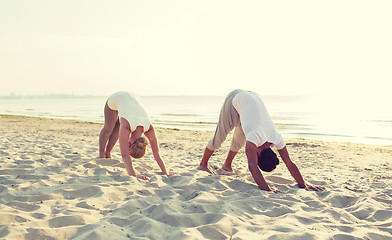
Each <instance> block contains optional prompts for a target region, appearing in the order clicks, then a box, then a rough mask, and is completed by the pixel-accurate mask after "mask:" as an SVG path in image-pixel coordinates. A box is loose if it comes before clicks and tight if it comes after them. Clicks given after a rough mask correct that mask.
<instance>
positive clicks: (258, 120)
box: [233, 91, 286, 149]
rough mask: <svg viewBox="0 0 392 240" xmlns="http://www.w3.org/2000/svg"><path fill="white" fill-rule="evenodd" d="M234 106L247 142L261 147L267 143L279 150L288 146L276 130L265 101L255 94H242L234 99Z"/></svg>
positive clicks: (238, 94) (245, 92)
mask: <svg viewBox="0 0 392 240" xmlns="http://www.w3.org/2000/svg"><path fill="white" fill-rule="evenodd" d="M233 106H234V108H235V109H236V110H237V112H238V114H239V115H240V121H241V126H242V129H243V130H244V133H245V137H246V140H247V141H249V142H252V143H254V144H255V145H256V146H257V147H260V146H261V145H263V144H264V143H265V142H269V143H272V145H273V146H275V147H276V148H277V149H282V148H284V147H285V146H286V143H285V141H284V140H283V138H282V136H281V135H280V134H279V133H278V131H277V130H276V127H275V124H274V123H273V122H272V119H271V117H270V115H269V114H268V111H267V108H266V107H265V105H264V103H263V101H262V100H261V98H260V97H259V95H257V93H254V92H247V91H244V92H240V93H237V95H236V96H235V97H234V98H233Z"/></svg>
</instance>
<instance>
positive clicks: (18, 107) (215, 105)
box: [0, 95, 392, 145]
mask: <svg viewBox="0 0 392 240" xmlns="http://www.w3.org/2000/svg"><path fill="white" fill-rule="evenodd" d="M224 98H225V97H224V96H144V97H143V96H142V97H140V100H141V102H142V104H143V105H144V107H145V109H146V111H147V113H148V114H149V116H150V118H151V120H152V123H153V124H154V126H157V127H165V128H177V129H189V130H203V131H214V130H215V127H216V123H217V121H218V118H219V112H220V108H221V106H222V104H223V101H224ZM106 99H107V97H106V96H105V97H104V96H71V95H45V96H7V97H0V114H9V115H23V116H33V117H45V118H57V119H75V120H82V121H88V122H96V123H103V121H104V116H103V108H104V105H105V102H106ZM262 99H263V101H264V103H265V105H266V106H267V109H268V111H269V113H270V115H271V117H272V119H273V121H274V123H275V124H276V126H277V128H278V130H279V132H280V133H281V134H282V135H283V137H285V138H311V139H317V140H324V141H339V142H358V143H366V144H377V145H392V113H391V112H390V111H389V112H388V111H385V110H383V109H377V108H371V109H369V108H366V107H365V106H362V105H361V104H359V105H358V104H353V105H347V104H346V105H344V104H341V103H338V102H333V101H330V100H326V99H325V98H321V97H315V96H262Z"/></svg>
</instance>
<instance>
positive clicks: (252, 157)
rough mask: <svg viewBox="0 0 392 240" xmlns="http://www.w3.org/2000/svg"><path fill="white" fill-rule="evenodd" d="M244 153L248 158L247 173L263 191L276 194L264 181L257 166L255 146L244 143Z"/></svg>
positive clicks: (247, 142)
mask: <svg viewBox="0 0 392 240" xmlns="http://www.w3.org/2000/svg"><path fill="white" fill-rule="evenodd" d="M245 153H246V157H247V158H248V168H249V171H250V173H251V174H252V177H253V179H254V180H255V182H256V183H257V185H258V186H259V188H260V189H261V190H265V191H273V192H278V191H277V190H273V189H271V188H270V187H269V186H268V183H267V182H266V181H265V179H264V177H263V175H262V174H261V172H260V169H259V167H258V165H257V146H256V145H255V144H254V143H251V142H249V141H246V145H245Z"/></svg>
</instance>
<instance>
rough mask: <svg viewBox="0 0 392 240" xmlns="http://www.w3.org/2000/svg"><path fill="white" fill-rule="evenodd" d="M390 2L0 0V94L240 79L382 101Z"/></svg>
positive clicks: (223, 83)
mask: <svg viewBox="0 0 392 240" xmlns="http://www.w3.org/2000/svg"><path fill="white" fill-rule="evenodd" d="M391 9H392V1H390V0H385V1H377V0H376V1H361V0H355V1H345V0H331V1H314V0H303V1H292V0H290V1H259V0H257V1H247V0H245V1H232V0H208V1H207V0H198V1H186V0H178V1H176V0H166V1H161V0H151V1H136V0H116V1H98V0H67V1H56V0H34V1H31V0H2V1H0V81H1V87H0V95H10V94H15V95H37V94H75V95H84V94H92V95H110V94H111V93H113V92H115V91H119V90H127V91H131V92H134V93H136V94H138V95H144V96H145V95H226V94H227V93H228V92H230V91H231V90H232V89H236V88H242V89H248V90H253V91H256V92H258V93H260V94H262V95H324V96H328V97H332V98H339V99H342V100H344V99H347V98H353V99H362V101H364V99H372V100H373V103H375V104H378V103H380V104H386V103H385V101H389V100H391V101H390V102H389V104H390V103H391V102H392V98H391V97H390V96H389V95H390V94H389V92H390V90H391V87H390V86H391V84H390V82H391V80H392V44H391V43H392V31H391V29H392V26H391V25H392V14H391ZM374 99H377V101H374Z"/></svg>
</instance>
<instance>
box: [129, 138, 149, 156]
mask: <svg viewBox="0 0 392 240" xmlns="http://www.w3.org/2000/svg"><path fill="white" fill-rule="evenodd" d="M147 145H148V143H147V140H146V139H145V138H144V137H140V138H137V139H135V141H133V143H132V144H131V146H130V147H129V155H131V156H132V157H134V158H141V157H143V156H144V155H146V146H147Z"/></svg>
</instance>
